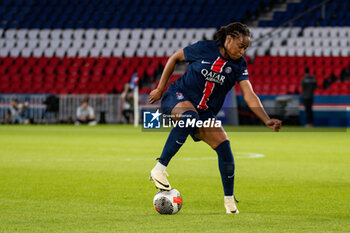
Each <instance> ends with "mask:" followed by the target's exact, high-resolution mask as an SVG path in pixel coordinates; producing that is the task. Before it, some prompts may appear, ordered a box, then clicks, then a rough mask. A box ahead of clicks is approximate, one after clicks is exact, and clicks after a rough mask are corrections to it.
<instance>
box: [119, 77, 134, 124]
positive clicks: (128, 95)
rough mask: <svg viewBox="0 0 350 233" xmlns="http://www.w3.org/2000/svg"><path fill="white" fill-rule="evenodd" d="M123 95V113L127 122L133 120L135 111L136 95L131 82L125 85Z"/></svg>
mask: <svg viewBox="0 0 350 233" xmlns="http://www.w3.org/2000/svg"><path fill="white" fill-rule="evenodd" d="M121 96H122V109H123V111H122V113H123V117H124V119H125V121H126V123H127V124H130V123H132V122H133V111H134V95H133V93H132V90H131V88H130V84H129V83H127V84H125V85H124V90H123V92H122V94H121Z"/></svg>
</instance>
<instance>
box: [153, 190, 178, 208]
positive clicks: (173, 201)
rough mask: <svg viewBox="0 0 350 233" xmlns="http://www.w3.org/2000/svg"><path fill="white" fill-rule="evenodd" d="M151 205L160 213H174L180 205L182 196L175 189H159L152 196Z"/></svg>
mask: <svg viewBox="0 0 350 233" xmlns="http://www.w3.org/2000/svg"><path fill="white" fill-rule="evenodd" d="M153 205H154V208H155V209H156V210H157V212H158V213H160V214H176V213H177V212H179V211H180V209H181V207H182V197H181V195H180V193H179V191H177V190H176V189H172V190H170V191H165V190H161V191H159V192H157V194H156V195H155V196H154V198H153Z"/></svg>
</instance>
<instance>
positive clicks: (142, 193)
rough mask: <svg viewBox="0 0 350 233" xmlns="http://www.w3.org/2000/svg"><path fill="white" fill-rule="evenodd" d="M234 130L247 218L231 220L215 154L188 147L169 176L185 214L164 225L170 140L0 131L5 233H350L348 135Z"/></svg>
mask: <svg viewBox="0 0 350 233" xmlns="http://www.w3.org/2000/svg"><path fill="white" fill-rule="evenodd" d="M249 129H253V128H249ZM286 129H288V128H284V130H286ZM227 130H228V131H231V132H229V133H228V136H229V138H230V141H231V147H232V149H233V151H234V154H235V157H236V158H235V163H236V182H235V194H236V197H237V199H238V200H239V201H240V202H239V203H238V208H239V211H240V214H238V215H226V214H225V211H224V206H223V190H222V186H221V180H220V175H219V171H218V166H217V159H216V153H215V151H213V150H211V149H210V148H209V146H207V145H206V144H204V143H203V142H200V143H195V142H193V141H192V139H190V138H189V139H188V140H187V142H186V143H185V145H184V146H183V147H182V148H181V150H180V151H179V153H178V154H177V155H176V156H175V157H174V158H173V160H172V162H171V163H170V166H169V168H168V173H169V174H170V177H169V181H170V183H171V184H172V186H173V187H174V188H176V189H178V190H179V191H180V193H181V194H182V196H183V201H184V203H183V207H182V209H181V211H180V212H179V213H178V214H176V215H171V216H163V215H160V214H158V213H157V212H156V211H155V210H154V209H153V204H152V200H153V196H154V195H155V193H156V192H157V190H156V189H155V188H154V186H153V184H152V183H151V182H149V181H148V175H149V172H150V170H151V168H152V167H153V166H154V165H155V163H156V161H155V158H156V157H158V156H159V155H160V152H161V150H162V147H163V145H164V142H165V140H166V138H167V135H168V133H167V132H151V133H150V132H142V131H141V129H140V128H134V127H132V126H120V125H112V126H96V127H89V126H78V127H77V126H0V232H350V133H349V130H347V132H308V133H305V132H280V133H274V132H272V131H271V132H233V130H232V128H227ZM243 131H244V130H243ZM253 131H254V130H253ZM282 131H283V129H282ZM247 153H256V154H263V155H264V157H257V158H249V157H250V156H249V154H247Z"/></svg>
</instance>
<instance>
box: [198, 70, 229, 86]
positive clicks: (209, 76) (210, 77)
mask: <svg viewBox="0 0 350 233" xmlns="http://www.w3.org/2000/svg"><path fill="white" fill-rule="evenodd" d="M201 74H202V75H203V76H204V78H205V80H206V81H209V82H215V83H218V84H220V85H223V84H224V81H225V76H224V75H221V74H218V73H216V72H213V71H209V70H207V69H202V70H201Z"/></svg>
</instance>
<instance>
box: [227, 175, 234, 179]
mask: <svg viewBox="0 0 350 233" xmlns="http://www.w3.org/2000/svg"><path fill="white" fill-rule="evenodd" d="M234 176H235V174H233V175H232V176H227V177H228V178H229V179H231V178H233V177H234Z"/></svg>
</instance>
